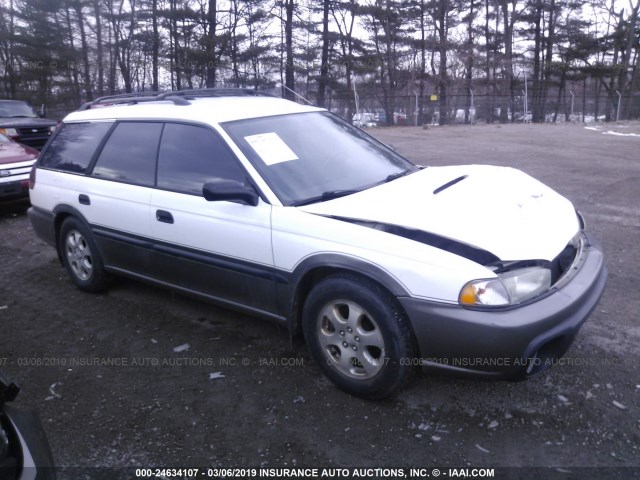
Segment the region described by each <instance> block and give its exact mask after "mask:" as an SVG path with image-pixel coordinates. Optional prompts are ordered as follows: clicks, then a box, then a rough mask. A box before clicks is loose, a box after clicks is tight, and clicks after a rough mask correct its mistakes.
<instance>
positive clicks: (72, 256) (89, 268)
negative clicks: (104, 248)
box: [58, 217, 110, 293]
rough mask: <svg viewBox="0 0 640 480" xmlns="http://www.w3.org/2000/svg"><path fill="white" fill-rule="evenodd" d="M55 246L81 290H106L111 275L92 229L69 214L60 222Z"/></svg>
mask: <svg viewBox="0 0 640 480" xmlns="http://www.w3.org/2000/svg"><path fill="white" fill-rule="evenodd" d="M58 248H59V249H60V255H61V258H62V262H63V263H64V266H65V268H66V269H67V272H68V273H69V276H70V277H71V280H73V283H75V284H76V286H77V287H78V288H79V289H80V290H84V291H85V292H92V293H97V292H102V291H104V290H106V289H107V287H108V286H109V280H110V277H109V275H108V274H107V272H106V271H105V270H104V264H103V262H102V257H101V256H100V252H99V251H98V247H97V245H96V243H95V241H94V240H93V237H92V235H91V232H90V231H89V229H88V228H87V227H86V226H85V224H84V223H83V222H82V221H80V220H78V219H77V218H75V217H69V218H67V219H66V220H64V221H63V222H62V226H61V227H60V236H59V237H58Z"/></svg>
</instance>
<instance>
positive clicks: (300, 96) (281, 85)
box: [276, 82, 313, 106]
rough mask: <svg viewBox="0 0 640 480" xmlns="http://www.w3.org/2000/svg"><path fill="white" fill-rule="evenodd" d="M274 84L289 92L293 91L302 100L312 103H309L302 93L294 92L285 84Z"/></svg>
mask: <svg viewBox="0 0 640 480" xmlns="http://www.w3.org/2000/svg"><path fill="white" fill-rule="evenodd" d="M276 85H277V86H278V87H282V88H285V89H287V90H289V91H290V92H291V93H293V94H294V95H295V96H296V97H298V98H301V99H302V100H304V101H305V102H307V104H309V105H312V106H313V103H311V102H310V101H309V100H307V99H306V98H304V97H303V96H302V95H300V94H299V93H298V92H296V91H295V90H292V89H290V88H289V87H287V86H286V85H283V84H281V83H280V82H276Z"/></svg>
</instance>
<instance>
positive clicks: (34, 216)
mask: <svg viewBox="0 0 640 480" xmlns="http://www.w3.org/2000/svg"><path fill="white" fill-rule="evenodd" d="M27 213H28V215H29V221H30V222H31V226H32V227H33V229H34V230H35V232H36V234H37V235H38V236H39V237H40V238H41V239H42V240H44V241H45V242H47V243H48V244H50V245H52V246H54V247H55V246H56V227H55V215H54V214H53V213H51V212H47V211H46V210H42V209H41V208H37V207H31V208H29V210H27Z"/></svg>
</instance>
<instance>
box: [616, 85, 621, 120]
mask: <svg viewBox="0 0 640 480" xmlns="http://www.w3.org/2000/svg"><path fill="white" fill-rule="evenodd" d="M616 93H617V94H618V107H617V108H616V122H619V121H620V99H621V98H622V94H621V93H620V92H619V91H618V90H616Z"/></svg>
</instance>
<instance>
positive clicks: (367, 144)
mask: <svg viewBox="0 0 640 480" xmlns="http://www.w3.org/2000/svg"><path fill="white" fill-rule="evenodd" d="M223 127H224V129H225V130H226V131H227V133H228V134H229V135H230V136H231V138H232V139H233V140H234V142H235V143H236V145H238V147H239V148H240V149H241V150H242V152H243V153H244V154H245V155H246V157H247V158H248V159H249V161H251V163H252V164H253V166H254V167H255V168H256V170H257V171H258V172H259V173H260V175H262V178H264V180H265V181H266V182H267V183H268V184H269V186H270V187H271V189H272V190H273V191H274V193H275V194H276V195H277V196H278V198H279V199H280V201H281V202H282V203H283V205H301V204H304V203H312V202H314V201H323V200H329V199H330V198H335V197H337V196H341V195H348V194H351V193H354V192H356V191H360V190H364V189H366V188H369V187H372V186H374V185H377V184H380V183H383V182H386V181H390V180H392V179H394V178H397V177H398V176H401V174H404V173H410V172H413V171H416V170H417V167H416V166H414V165H413V164H412V163H411V162H409V161H408V160H406V159H404V158H403V157H401V156H400V155H398V154H397V153H395V152H394V151H393V150H391V149H390V148H388V147H386V146H385V145H383V144H382V143H380V142H378V141H377V140H375V139H373V138H372V137H370V136H369V135H367V134H365V133H364V132H363V131H361V130H359V129H357V128H354V127H352V126H351V125H349V124H348V123H346V122H344V121H342V120H341V119H339V118H338V117H336V116H335V115H332V114H330V113H327V112H310V113H297V114H292V115H282V116H273V117H263V118H253V119H248V120H239V121H234V122H228V123H225V124H223Z"/></svg>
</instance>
